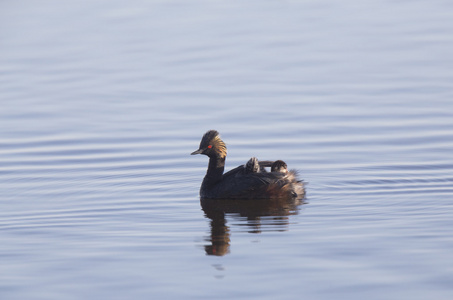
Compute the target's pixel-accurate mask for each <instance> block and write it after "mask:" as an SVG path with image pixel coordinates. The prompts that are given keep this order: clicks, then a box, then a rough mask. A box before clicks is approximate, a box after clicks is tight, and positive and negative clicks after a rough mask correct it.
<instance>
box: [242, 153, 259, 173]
mask: <svg viewBox="0 0 453 300" xmlns="http://www.w3.org/2000/svg"><path fill="white" fill-rule="evenodd" d="M260 169H261V168H260V164H259V163H258V159H257V158H256V157H252V158H250V159H249V161H248V162H247V163H246V164H245V165H244V173H245V174H248V173H259V172H260Z"/></svg>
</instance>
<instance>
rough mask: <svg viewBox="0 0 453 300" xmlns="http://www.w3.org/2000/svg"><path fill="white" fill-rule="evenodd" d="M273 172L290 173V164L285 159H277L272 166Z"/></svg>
mask: <svg viewBox="0 0 453 300" xmlns="http://www.w3.org/2000/svg"><path fill="white" fill-rule="evenodd" d="M271 172H280V173H288V166H287V165H286V163H285V162H284V161H283V160H276V161H274V163H273V164H272V166H271Z"/></svg>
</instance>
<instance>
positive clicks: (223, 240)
mask: <svg viewBox="0 0 453 300" xmlns="http://www.w3.org/2000/svg"><path fill="white" fill-rule="evenodd" d="M200 203H201V207H202V208H203V211H204V213H205V216H206V217H207V218H209V219H210V221H211V222H210V227H211V232H210V236H209V237H206V241H207V242H209V244H207V245H205V246H204V249H205V251H206V254H207V255H216V256H223V255H226V254H228V253H230V239H231V233H230V228H229V226H228V225H227V220H226V216H228V217H231V218H233V219H235V220H236V221H238V222H239V223H238V224H239V226H246V227H247V228H248V230H247V231H248V232H249V233H261V232H262V231H263V228H264V227H265V229H266V230H272V231H287V230H288V227H289V216H290V215H296V214H297V213H298V210H299V206H300V205H302V204H304V202H303V199H297V198H291V199H270V200H263V199H257V200H253V199H251V200H250V199H249V200H232V199H203V198H202V199H201V200H200Z"/></svg>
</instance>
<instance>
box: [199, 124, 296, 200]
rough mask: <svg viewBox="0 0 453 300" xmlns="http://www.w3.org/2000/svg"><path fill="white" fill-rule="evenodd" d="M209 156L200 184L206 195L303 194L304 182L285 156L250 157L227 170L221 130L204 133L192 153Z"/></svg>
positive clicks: (264, 196) (268, 196) (258, 196)
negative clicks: (278, 157) (241, 163)
mask: <svg viewBox="0 0 453 300" xmlns="http://www.w3.org/2000/svg"><path fill="white" fill-rule="evenodd" d="M195 154H203V155H206V156H208V157H209V164H208V170H207V172H206V175H205V176H204V178H203V182H202V184H201V187H200V198H202V199H274V198H278V199H281V198H288V199H292V198H302V197H304V196H305V189H304V182H303V181H302V180H299V179H298V172H297V171H296V170H289V171H288V169H287V165H286V163H285V162H284V161H282V160H277V161H258V159H257V158H256V157H252V158H250V160H248V161H247V163H245V164H244V165H240V166H238V167H236V168H234V169H232V170H230V171H228V172H226V173H224V170H225V160H226V156H227V147H226V145H225V143H224V142H223V140H222V139H221V138H220V134H219V132H218V131H217V130H208V131H207V132H206V133H205V134H204V135H203V137H202V139H201V142H200V146H199V148H198V150H196V151H194V152H192V153H191V155H195ZM266 167H271V171H270V172H268V171H266Z"/></svg>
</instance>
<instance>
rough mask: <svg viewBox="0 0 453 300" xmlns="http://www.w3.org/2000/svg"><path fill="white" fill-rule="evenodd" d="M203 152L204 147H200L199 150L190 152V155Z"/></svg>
mask: <svg viewBox="0 0 453 300" xmlns="http://www.w3.org/2000/svg"><path fill="white" fill-rule="evenodd" d="M201 153H203V149H198V150H197V151H194V152H192V153H190V155H195V154H201Z"/></svg>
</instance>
